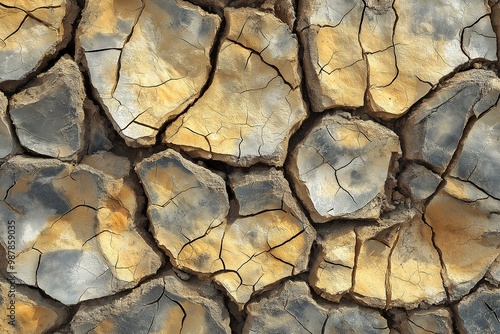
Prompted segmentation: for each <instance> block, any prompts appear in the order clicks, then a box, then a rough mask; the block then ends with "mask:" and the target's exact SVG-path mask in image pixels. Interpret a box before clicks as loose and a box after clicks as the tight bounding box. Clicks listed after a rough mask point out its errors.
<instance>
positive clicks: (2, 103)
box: [0, 92, 15, 160]
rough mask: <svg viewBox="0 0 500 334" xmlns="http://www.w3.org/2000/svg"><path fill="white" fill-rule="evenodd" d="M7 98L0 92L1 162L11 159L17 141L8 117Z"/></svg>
mask: <svg viewBox="0 0 500 334" xmlns="http://www.w3.org/2000/svg"><path fill="white" fill-rule="evenodd" d="M7 103H8V101H7V98H6V97H5V95H3V93H2V92H0V160H2V159H5V158H7V157H9V155H11V154H12V153H13V151H14V147H15V139H14V134H13V133H12V130H11V126H12V125H11V124H10V121H9V118H8V116H7Z"/></svg>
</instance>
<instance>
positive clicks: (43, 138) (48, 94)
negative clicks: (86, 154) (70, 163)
mask: <svg viewBox="0 0 500 334" xmlns="http://www.w3.org/2000/svg"><path fill="white" fill-rule="evenodd" d="M84 100H85V88H84V86H83V79H82V74H81V73H80V70H79V69H78V66H77V65H76V64H75V62H73V60H71V58H70V57H69V56H64V57H62V58H61V59H60V60H59V61H58V62H57V63H56V64H55V65H54V67H52V68H51V69H50V70H48V71H47V72H45V73H43V74H41V75H39V76H38V77H37V78H36V79H35V80H32V81H31V82H30V83H29V85H28V87H27V88H26V89H24V90H22V91H21V92H20V93H18V94H16V95H14V96H13V97H12V99H11V100H10V108H9V109H10V110H9V111H10V115H11V117H12V121H13V123H14V126H15V129H16V133H17V136H18V137H19V141H20V142H21V145H22V146H24V147H25V148H27V149H28V150H30V151H33V152H35V153H38V154H42V155H46V156H49V157H52V158H58V159H61V160H72V159H75V158H76V157H77V155H78V154H79V153H80V152H81V151H82V149H83V146H84V138H83V137H84V132H85V128H84V119H85V112H84V110H83V105H84Z"/></svg>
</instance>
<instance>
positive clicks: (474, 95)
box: [402, 70, 500, 173]
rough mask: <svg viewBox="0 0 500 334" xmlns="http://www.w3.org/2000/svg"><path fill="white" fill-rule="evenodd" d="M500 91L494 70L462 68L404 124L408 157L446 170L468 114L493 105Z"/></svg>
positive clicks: (405, 147)
mask: <svg viewBox="0 0 500 334" xmlns="http://www.w3.org/2000/svg"><path fill="white" fill-rule="evenodd" d="M499 94H500V79H498V77H497V76H496V75H495V74H494V73H493V72H491V71H485V70H471V71H467V72H462V73H459V74H457V75H456V76H454V77H453V78H451V79H450V80H448V81H446V82H445V83H444V84H443V87H442V88H441V89H440V90H439V94H434V95H432V96H431V97H430V98H427V99H425V100H424V102H423V103H421V104H420V105H419V106H418V107H417V108H416V109H415V110H414V111H413V112H412V113H411V115H410V116H409V117H408V119H407V120H406V121H405V122H404V125H403V127H402V134H403V136H402V142H403V150H404V152H405V156H406V158H408V159H413V160H417V161H422V162H424V163H426V164H429V165H430V166H432V168H434V169H435V171H437V172H439V173H443V172H444V171H445V170H446V167H448V164H449V162H450V160H451V158H452V156H453V154H454V152H455V150H456V149H457V147H458V144H459V141H460V138H461V137H462V134H463V132H464V128H465V126H466V124H467V121H468V120H469V118H471V117H472V116H473V115H475V116H476V117H478V116H480V115H481V114H482V113H484V112H485V111H486V110H488V109H489V108H491V107H492V106H493V105H495V103H496V102H497V100H498V96H499Z"/></svg>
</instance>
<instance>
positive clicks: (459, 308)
mask: <svg viewBox="0 0 500 334" xmlns="http://www.w3.org/2000/svg"><path fill="white" fill-rule="evenodd" d="M454 309H455V312H456V315H457V327H458V330H459V332H460V334H474V333H499V332H500V319H499V317H498V315H499V314H500V290H498V288H497V289H490V288H488V287H486V286H481V287H480V288H479V289H478V290H477V291H475V292H473V293H471V294H470V295H468V296H466V297H464V298H463V299H462V300H461V301H460V302H459V303H458V304H457V305H456V306H455V307H454Z"/></svg>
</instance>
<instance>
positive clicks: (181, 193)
mask: <svg viewBox="0 0 500 334" xmlns="http://www.w3.org/2000/svg"><path fill="white" fill-rule="evenodd" d="M136 172H137V174H138V176H139V178H140V179H141V181H142V184H143V186H144V190H145V191H146V195H147V196H148V199H149V207H148V215H149V218H150V222H151V228H152V231H153V235H154V237H155V239H156V241H157V242H158V244H159V245H160V246H161V247H162V248H163V249H165V250H166V251H167V254H168V255H169V256H170V259H171V261H172V264H173V265H175V266H176V267H178V268H180V269H184V270H185V269H188V270H191V271H194V272H197V273H212V272H216V271H218V270H221V269H223V268H224V264H223V262H222V260H221V259H220V258H219V257H220V248H221V240H222V238H223V237H224V229H225V227H226V218H227V214H228V211H229V200H228V196H227V193H226V183H225V182H224V180H223V179H222V178H221V177H220V176H218V175H216V174H214V173H212V172H211V171H209V170H208V169H206V168H204V167H201V166H198V165H196V164H194V163H192V162H190V161H189V160H186V159H184V158H183V157H182V156H181V155H180V154H179V153H177V152H175V151H173V150H167V151H164V152H161V153H158V154H155V155H153V156H152V157H150V158H148V159H145V160H143V161H142V162H141V163H139V164H138V165H137V166H136Z"/></svg>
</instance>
